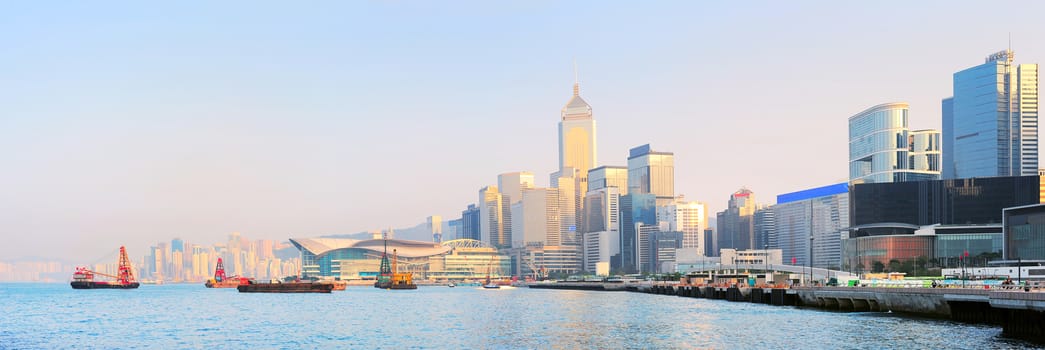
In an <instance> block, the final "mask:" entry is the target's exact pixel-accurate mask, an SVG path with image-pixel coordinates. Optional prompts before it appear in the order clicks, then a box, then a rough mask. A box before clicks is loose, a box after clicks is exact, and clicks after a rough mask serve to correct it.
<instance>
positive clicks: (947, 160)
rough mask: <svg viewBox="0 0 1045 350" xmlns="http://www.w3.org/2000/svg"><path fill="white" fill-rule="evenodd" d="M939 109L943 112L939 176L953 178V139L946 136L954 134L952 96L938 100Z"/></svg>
mask: <svg viewBox="0 0 1045 350" xmlns="http://www.w3.org/2000/svg"><path fill="white" fill-rule="evenodd" d="M940 111H941V112H942V114H943V125H942V129H943V130H942V131H943V132H942V133H941V134H940V143H941V145H940V148H942V150H943V152H942V153H943V154H941V158H942V159H943V164H941V165H940V178H941V179H953V178H954V140H948V139H947V137H952V135H954V98H953V97H948V98H945V99H943V101H941V102H940Z"/></svg>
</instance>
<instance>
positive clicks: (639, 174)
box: [628, 144, 675, 224]
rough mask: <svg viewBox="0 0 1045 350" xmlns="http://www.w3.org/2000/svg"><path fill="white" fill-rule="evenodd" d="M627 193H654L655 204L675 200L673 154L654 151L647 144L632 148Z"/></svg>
mask: <svg viewBox="0 0 1045 350" xmlns="http://www.w3.org/2000/svg"><path fill="white" fill-rule="evenodd" d="M628 193H635V194H652V195H655V196H656V197H657V206H664V205H668V204H671V202H673V201H675V154H674V153H671V152H656V151H654V150H653V149H652V148H650V145H648V144H646V145H642V146H638V147H635V148H632V149H631V150H630V151H629V154H628ZM648 224H653V223H648Z"/></svg>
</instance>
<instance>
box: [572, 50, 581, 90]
mask: <svg viewBox="0 0 1045 350" xmlns="http://www.w3.org/2000/svg"><path fill="white" fill-rule="evenodd" d="M580 94H581V84H580V80H579V79H578V78H577V58H576V57H574V58H573V96H580Z"/></svg>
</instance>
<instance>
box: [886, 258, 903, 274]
mask: <svg viewBox="0 0 1045 350" xmlns="http://www.w3.org/2000/svg"><path fill="white" fill-rule="evenodd" d="M900 267H901V266H900V260H896V259H892V260H889V272H900Z"/></svg>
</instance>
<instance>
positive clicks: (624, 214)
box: [620, 193, 657, 273]
mask: <svg viewBox="0 0 1045 350" xmlns="http://www.w3.org/2000/svg"><path fill="white" fill-rule="evenodd" d="M620 212H621V216H620V225H621V226H620V262H621V269H623V270H624V271H625V272H628V273H635V272H638V271H639V268H640V267H641V265H640V264H639V261H638V258H637V257H638V254H639V241H640V237H639V232H638V227H639V226H641V225H650V224H655V223H656V221H657V197H656V196H655V195H652V194H636V193H630V194H628V195H624V196H620Z"/></svg>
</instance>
